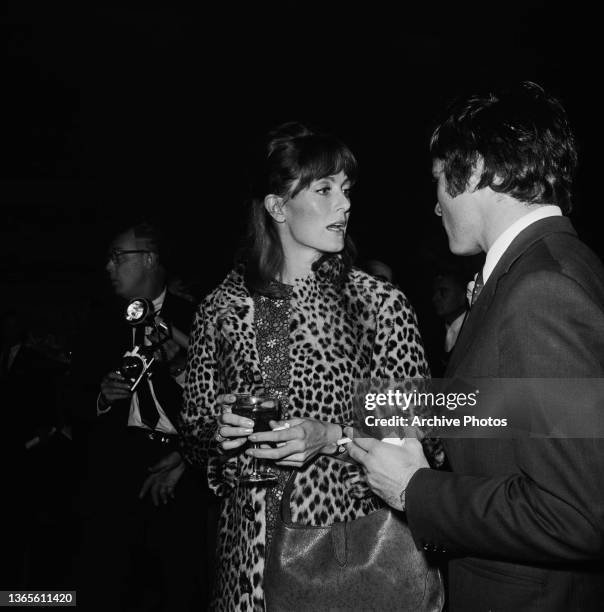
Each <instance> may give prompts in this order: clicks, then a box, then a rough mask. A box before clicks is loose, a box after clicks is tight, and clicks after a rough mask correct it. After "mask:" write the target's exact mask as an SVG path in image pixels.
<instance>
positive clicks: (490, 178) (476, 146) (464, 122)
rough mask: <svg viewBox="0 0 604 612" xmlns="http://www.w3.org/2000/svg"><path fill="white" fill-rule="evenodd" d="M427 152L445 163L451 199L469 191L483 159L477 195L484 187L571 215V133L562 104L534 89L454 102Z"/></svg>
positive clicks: (528, 87) (524, 85)
mask: <svg viewBox="0 0 604 612" xmlns="http://www.w3.org/2000/svg"><path fill="white" fill-rule="evenodd" d="M430 151H431V153H432V157H433V158H434V159H438V160H442V162H443V171H444V175H445V178H446V181H447V192H448V193H449V194H450V195H451V196H452V197H455V196H457V195H459V194H460V193H463V192H464V191H466V190H467V188H468V181H469V179H470V176H471V174H472V171H473V169H474V168H475V166H476V164H477V162H478V161H479V159H480V158H482V160H483V162H484V167H483V170H482V176H481V179H480V182H479V183H478V185H477V186H476V188H477V189H482V188H483V187H487V186H488V187H490V188H491V189H492V190H493V191H496V192H498V193H505V194H508V195H510V196H512V197H514V198H515V199H517V200H519V201H521V202H526V203H528V204H556V205H558V206H560V208H561V209H562V211H563V212H564V213H568V212H570V210H571V186H572V180H573V176H574V173H575V170H576V165H577V153H576V150H575V142H574V137H573V133H572V130H571V128H570V126H569V123H568V119H567V116H566V112H565V110H564V108H563V107H562V105H561V104H560V102H559V101H558V100H556V99H555V98H554V97H552V96H550V95H548V94H546V93H545V91H544V90H543V89H542V88H541V87H540V86H539V85H536V84H535V83H530V82H528V81H525V82H522V83H520V84H518V85H516V86H513V87H506V88H499V89H492V90H489V91H487V92H485V93H482V94H473V95H471V96H467V97H464V98H462V99H460V100H458V101H456V102H455V103H454V104H453V105H452V106H451V107H450V109H449V111H448V116H447V117H446V119H445V120H444V121H442V122H441V123H440V125H438V127H437V128H436V130H435V131H434V133H433V134H432V139H431V142H430Z"/></svg>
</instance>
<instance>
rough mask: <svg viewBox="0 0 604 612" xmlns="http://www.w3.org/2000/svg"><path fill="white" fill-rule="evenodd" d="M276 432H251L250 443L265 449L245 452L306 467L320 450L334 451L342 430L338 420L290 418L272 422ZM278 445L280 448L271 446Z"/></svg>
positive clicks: (325, 452) (330, 452)
mask: <svg viewBox="0 0 604 612" xmlns="http://www.w3.org/2000/svg"><path fill="white" fill-rule="evenodd" d="M271 426H272V427H273V431H264V432H258V433H254V434H252V435H250V437H249V440H250V442H255V443H258V444H261V445H262V446H261V448H255V449H254V448H250V449H248V450H246V451H245V452H246V453H247V454H248V455H251V456H252V457H256V458H258V459H272V460H273V461H275V463H276V464H277V465H283V466H289V467H302V466H303V465H304V464H305V463H307V462H308V461H309V460H310V459H312V458H313V457H315V456H316V455H318V454H319V453H324V454H333V452H334V450H335V448H336V446H335V443H336V441H337V440H338V439H339V438H340V437H341V435H342V429H341V427H340V426H339V425H337V424H335V423H326V422H324V421H319V420H317V419H308V418H299V417H294V418H291V419H288V420H287V421H279V422H271ZM269 443H271V444H274V445H276V448H272V447H270V446H269Z"/></svg>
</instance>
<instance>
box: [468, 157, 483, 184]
mask: <svg viewBox="0 0 604 612" xmlns="http://www.w3.org/2000/svg"><path fill="white" fill-rule="evenodd" d="M483 171H484V158H483V157H482V155H477V156H476V161H475V162H474V165H473V166H472V174H470V178H469V179H468V191H475V190H476V187H478V183H480V179H481V178H482V173H483Z"/></svg>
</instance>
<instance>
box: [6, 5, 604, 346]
mask: <svg viewBox="0 0 604 612" xmlns="http://www.w3.org/2000/svg"><path fill="white" fill-rule="evenodd" d="M192 4H193V3H187V4H185V3H177V2H170V3H168V2H164V3H159V2H120V3H115V4H111V3H107V2H95V1H91V2H86V3H80V5H85V6H79V7H77V6H70V7H67V6H59V7H57V6H55V5H54V3H47V5H45V6H39V5H35V4H31V3H28V2H23V1H22V2H14V3H10V2H8V3H3V9H1V10H0V74H1V78H2V90H1V91H2V98H1V111H2V112H1V115H0V117H1V123H0V125H1V127H0V202H1V207H2V208H1V218H0V254H1V257H0V291H1V292H2V298H1V299H2V303H3V306H5V307H6V306H11V305H16V306H18V307H20V308H22V309H23V310H24V311H25V312H26V313H27V314H28V315H29V316H30V319H31V323H32V325H33V326H34V328H35V327H38V328H39V329H42V330H47V331H48V330H50V331H52V332H53V333H56V334H58V335H59V336H61V335H65V334H67V335H68V334H69V333H71V332H72V331H73V327H74V325H75V323H74V322H75V321H76V320H77V315H75V314H73V311H74V310H76V311H77V310H79V309H82V308H85V306H84V304H85V303H86V300H88V299H89V297H90V296H93V295H96V294H99V293H102V291H106V290H107V286H106V284H105V279H104V276H103V255H104V253H105V249H106V243H107V240H108V238H109V235H110V233H111V229H112V227H113V226H114V224H115V223H116V222H119V221H120V220H121V219H122V218H126V217H127V218H130V216H131V214H132V213H133V212H136V211H137V210H140V211H141V212H142V211H145V212H148V213H151V214H154V215H155V216H157V217H159V218H160V219H161V220H162V224H163V226H164V228H165V229H166V230H167V231H168V232H169V234H170V235H171V236H172V243H173V247H174V255H175V260H176V262H177V265H176V271H177V272H178V273H179V275H181V276H183V277H184V278H185V279H187V280H193V281H195V282H196V285H195V286H196V288H197V291H198V292H200V293H201V292H203V291H204V290H207V289H210V288H211V287H212V286H213V285H215V284H216V283H217V282H219V281H220V280H221V278H222V277H223V276H224V274H225V273H226V271H227V270H228V268H229V266H230V263H231V258H232V255H233V253H234V251H235V249H236V247H237V245H238V242H239V235H240V231H241V227H242V222H243V219H244V217H245V205H244V203H243V200H244V196H245V166H246V158H247V155H248V152H249V149H250V146H251V143H253V142H254V141H255V139H257V138H258V137H259V136H261V135H262V133H263V132H265V131H266V130H267V129H268V128H269V127H271V126H274V125H276V124H278V123H280V122H282V121H285V120H294V119H296V120H303V121H309V122H311V123H313V124H315V125H318V126H320V127H322V128H324V129H327V130H328V131H331V132H334V133H336V134H337V135H339V136H340V137H341V138H342V139H343V140H344V141H345V142H346V143H347V144H349V146H350V147H351V149H352V150H353V151H354V152H355V154H356V155H357V157H358V160H359V164H360V179H359V182H358V185H357V186H356V187H355V190H354V192H353V209H352V210H353V214H352V222H351V231H352V234H353V237H354V238H355V240H356V242H357V245H358V247H359V250H360V255H361V257H365V258H367V257H376V258H380V259H383V260H384V261H386V262H388V263H390V264H391V265H392V266H393V267H394V269H395V271H396V274H397V280H398V282H399V284H400V285H401V287H402V288H403V290H404V291H405V292H406V293H407V294H408V295H409V297H410V298H411V300H412V301H413V303H414V304H415V305H416V307H417V309H418V312H419V313H420V319H421V320H422V321H426V320H429V317H430V305H429V301H428V300H429V291H430V276H431V274H432V273H433V271H434V269H435V267H436V266H437V264H438V263H439V262H440V261H441V260H442V259H443V258H445V257H446V253H447V246H446V240H445V237H444V231H443V230H442V228H441V226H440V221H439V220H438V219H437V218H436V217H435V216H434V214H433V208H434V203H435V194H434V187H433V184H432V182H431V178H430V163H429V157H428V153H427V141H428V137H429V134H430V131H431V127H432V121H433V120H434V118H435V117H436V116H437V115H438V113H439V112H440V111H442V109H443V107H444V106H445V105H446V103H447V102H448V101H449V100H450V99H451V98H452V97H453V96H455V95H456V94H457V93H459V92H461V91H464V90H465V89H466V88H467V87H468V86H471V85H472V84H475V83H477V82H479V81H482V80H485V79H493V78H505V79H530V80H534V81H536V82H538V83H540V84H542V85H543V86H544V87H545V88H546V89H549V90H551V91H552V92H554V93H556V94H557V95H558V96H559V97H560V98H561V99H562V101H563V102H564V104H565V106H566V107H567V110H568V112H569V114H570V117H571V121H572V123H573V125H574V126H575V129H576V133H577V138H578V143H579V146H580V156H581V170H580V174H579V176H578V180H577V189H576V195H577V197H576V208H575V212H574V213H573V215H572V218H573V221H574V223H575V225H576V226H577V227H578V229H579V232H580V234H581V236H582V237H583V238H584V240H586V241H587V242H588V243H589V244H590V245H591V246H592V248H594V249H595V250H596V251H597V252H598V253H599V254H602V249H601V247H600V244H599V242H598V240H597V237H598V234H597V230H598V228H597V226H596V223H595V221H596V214H597V209H598V206H599V202H597V201H595V202H594V200H596V198H597V197H598V196H599V182H600V181H599V179H598V177H599V174H600V159H599V153H600V141H599V139H598V138H596V135H595V131H594V126H596V125H597V124H598V123H599V115H596V105H597V106H598V107H600V106H601V104H600V100H599V98H598V95H597V94H596V92H597V91H598V90H599V85H598V84H597V80H598V79H599V76H598V75H599V74H600V72H601V70H600V66H599V62H600V57H599V55H600V46H601V43H600V39H601V36H599V35H598V34H597V33H595V35H592V33H591V28H590V24H592V23H596V24H597V20H596V19H595V15H593V14H592V15H590V14H588V13H586V12H585V11H586V9H584V8H583V7H581V6H580V5H578V4H576V3H575V4H573V5H568V4H567V5H565V6H563V7H562V6H560V7H559V8H556V6H557V5H553V4H552V3H546V2H537V1H534V0H525V1H523V2H518V1H516V0H514V1H508V2H505V3H487V2H476V1H474V0H471V1H465V2H449V3H443V4H437V3H434V2H423V3H413V4H411V3H407V4H404V3H402V2H397V3H381V2H363V3H352V2H315V1H310V2H309V1H305V2H302V1H294V0H282V1H281V2H275V3H273V2H262V3H259V2H257V3H245V4H243V3H242V4H236V3H231V2H219V3H213V4H212V3H197V5H198V6H197V7H196V8H190V6H192ZM586 6H587V5H586ZM597 110H598V111H599V112H600V113H601V110H600V108H598V109H597ZM465 265H466V267H467V268H472V267H474V268H475V267H476V265H477V264H476V262H475V261H472V260H467V261H466V264H465Z"/></svg>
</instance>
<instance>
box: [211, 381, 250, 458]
mask: <svg viewBox="0 0 604 612" xmlns="http://www.w3.org/2000/svg"><path fill="white" fill-rule="evenodd" d="M236 400H237V397H236V396H235V395H233V394H232V393H227V394H224V395H219V396H218V398H217V399H216V403H217V404H218V405H219V406H220V408H221V414H220V416H219V417H218V419H217V425H218V429H217V431H216V441H217V442H218V444H219V446H220V448H221V449H222V450H224V451H231V450H234V449H236V448H239V447H240V446H243V445H244V444H245V443H246V442H247V439H248V436H249V435H250V434H251V433H252V432H253V431H254V421H252V419H248V418H246V417H243V416H240V415H238V414H233V413H232V412H231V410H232V407H233V405H234V404H235V401H236Z"/></svg>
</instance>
